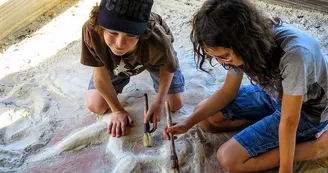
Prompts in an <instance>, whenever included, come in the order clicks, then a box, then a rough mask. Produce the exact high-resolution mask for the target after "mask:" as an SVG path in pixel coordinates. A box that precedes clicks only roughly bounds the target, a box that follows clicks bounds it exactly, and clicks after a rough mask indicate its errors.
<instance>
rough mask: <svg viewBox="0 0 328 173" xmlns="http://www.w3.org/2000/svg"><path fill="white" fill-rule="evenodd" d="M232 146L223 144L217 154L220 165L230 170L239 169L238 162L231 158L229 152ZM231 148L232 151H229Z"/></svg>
mask: <svg viewBox="0 0 328 173" xmlns="http://www.w3.org/2000/svg"><path fill="white" fill-rule="evenodd" d="M231 149H232V148H230V146H228V145H226V143H225V144H223V145H222V146H221V147H220V148H219V149H218V152H217V154H216V157H217V159H218V161H219V163H220V165H221V166H222V167H223V168H224V169H225V170H226V171H228V172H234V171H237V169H236V168H237V167H238V165H237V163H236V161H235V160H234V159H232V158H231V156H230V155H229V152H230V151H231ZM229 150H230V151H229Z"/></svg>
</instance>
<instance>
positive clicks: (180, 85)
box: [88, 65, 185, 94]
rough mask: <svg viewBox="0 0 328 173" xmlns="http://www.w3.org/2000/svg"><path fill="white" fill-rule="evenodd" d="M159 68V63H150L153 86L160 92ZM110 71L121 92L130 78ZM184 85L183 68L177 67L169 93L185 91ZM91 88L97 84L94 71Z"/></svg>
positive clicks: (113, 81)
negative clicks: (94, 80)
mask: <svg viewBox="0 0 328 173" xmlns="http://www.w3.org/2000/svg"><path fill="white" fill-rule="evenodd" d="M159 70H160V66H159V65H148V68H147V71H148V72H149V73H150V76H151V78H152V80H153V84H154V85H153V87H154V89H155V91H156V92H158V86H159ZM108 73H109V74H110V76H111V78H112V84H113V86H114V88H115V90H116V93H117V94H118V93H121V92H122V90H123V88H124V87H125V86H126V85H127V84H128V83H129V81H130V78H129V77H126V78H122V77H119V76H115V75H114V74H112V73H111V72H109V71H108ZM184 86H185V81H184V77H183V75H182V73H181V69H180V67H179V68H178V69H177V71H175V72H174V74H173V79H172V82H171V85H170V88H169V91H168V94H176V93H181V92H183V91H184ZM91 89H96V86H95V84H94V82H93V73H92V77H91V79H90V82H89V87H88V90H91Z"/></svg>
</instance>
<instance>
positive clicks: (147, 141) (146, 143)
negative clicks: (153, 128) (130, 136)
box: [143, 133, 152, 147]
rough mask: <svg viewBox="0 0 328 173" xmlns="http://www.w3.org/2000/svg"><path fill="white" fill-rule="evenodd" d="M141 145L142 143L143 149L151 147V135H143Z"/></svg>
mask: <svg viewBox="0 0 328 173" xmlns="http://www.w3.org/2000/svg"><path fill="white" fill-rule="evenodd" d="M143 143H144V146H145V147H151V146H152V141H151V134H150V133H144V137H143Z"/></svg>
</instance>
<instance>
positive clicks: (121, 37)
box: [116, 34, 126, 48]
mask: <svg viewBox="0 0 328 173" xmlns="http://www.w3.org/2000/svg"><path fill="white" fill-rule="evenodd" d="M125 43H126V39H125V37H124V35H121V34H120V35H119V36H118V37H117V39H116V46H117V47H118V48H123V47H124V45H125Z"/></svg>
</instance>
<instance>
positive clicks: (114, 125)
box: [111, 123, 116, 137]
mask: <svg viewBox="0 0 328 173" xmlns="http://www.w3.org/2000/svg"><path fill="white" fill-rule="evenodd" d="M111 132H112V136H113V137H115V136H116V123H113V126H112V130H111Z"/></svg>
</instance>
